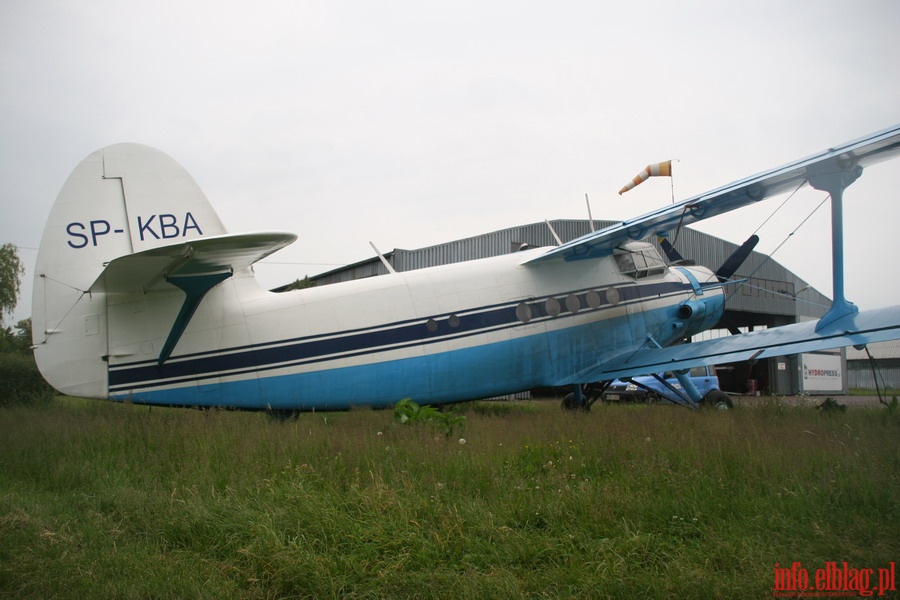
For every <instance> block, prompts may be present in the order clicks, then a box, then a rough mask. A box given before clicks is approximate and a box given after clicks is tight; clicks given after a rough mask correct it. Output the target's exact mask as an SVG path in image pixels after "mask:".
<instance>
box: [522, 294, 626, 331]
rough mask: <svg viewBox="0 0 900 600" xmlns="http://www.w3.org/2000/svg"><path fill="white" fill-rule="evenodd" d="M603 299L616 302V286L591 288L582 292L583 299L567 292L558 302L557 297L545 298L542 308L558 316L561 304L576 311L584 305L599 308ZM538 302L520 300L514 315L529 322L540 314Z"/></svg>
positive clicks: (573, 311)
mask: <svg viewBox="0 0 900 600" xmlns="http://www.w3.org/2000/svg"><path fill="white" fill-rule="evenodd" d="M604 297H605V298H604ZM604 299H605V300H606V303H607V304H613V305H614V304H618V303H619V300H620V295H619V290H617V289H616V288H608V289H607V290H605V291H603V292H597V291H594V290H591V291H590V292H588V293H586V294H584V296H583V299H582V297H581V296H578V295H577V294H569V295H568V296H566V297H565V299H564V300H563V301H562V302H560V300H559V298H547V299H546V300H544V302H543V308H544V312H546V313H547V314H548V315H550V316H551V317H558V316H559V315H560V314H561V313H562V312H563V306H565V309H566V311H568V312H570V313H577V312H578V311H579V310H581V309H583V308H585V306H587V308H592V309H597V308H600V306H601V305H602V304H603V301H604ZM540 304H541V303H528V302H522V303H521V304H519V305H518V306H517V307H516V317H517V318H518V319H519V320H520V321H522V322H523V323H527V322H529V321H530V320H531V319H533V318H534V317H535V314H538V315H539V314H540Z"/></svg>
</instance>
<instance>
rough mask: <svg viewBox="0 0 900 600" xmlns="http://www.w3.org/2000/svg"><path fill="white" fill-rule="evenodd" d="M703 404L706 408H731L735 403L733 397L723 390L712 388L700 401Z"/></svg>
mask: <svg viewBox="0 0 900 600" xmlns="http://www.w3.org/2000/svg"><path fill="white" fill-rule="evenodd" d="M700 404H701V406H704V407H706V408H715V409H717V410H731V409H732V408H734V403H733V402H732V401H731V397H730V396H729V395H728V394H726V393H725V392H723V391H722V390H710V391H709V393H707V394H706V396H704V397H703V400H701V401H700Z"/></svg>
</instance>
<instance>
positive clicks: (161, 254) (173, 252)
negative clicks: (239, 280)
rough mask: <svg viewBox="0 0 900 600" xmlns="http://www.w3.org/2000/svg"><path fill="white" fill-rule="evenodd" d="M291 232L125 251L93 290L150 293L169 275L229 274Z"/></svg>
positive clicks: (285, 240)
mask: <svg viewBox="0 0 900 600" xmlns="http://www.w3.org/2000/svg"><path fill="white" fill-rule="evenodd" d="M296 239H297V236H296V235H295V234H293V233H287V232H281V231H271V232H260V233H239V234H233V235H217V236H213V237H208V238H200V239H195V240H191V241H189V242H181V243H177V244H171V245H169V246H162V247H159V248H152V249H150V250H144V251H143V252H136V253H134V254H126V255H125V256H121V257H119V258H117V259H115V260H112V261H110V263H109V264H108V265H107V267H106V269H104V271H103V273H101V274H100V277H98V278H97V280H96V281H95V282H94V283H93V284H92V285H91V287H90V291H92V292H133V291H144V292H149V291H151V290H153V289H157V288H160V287H164V286H165V283H166V281H168V280H169V279H170V278H174V277H177V278H186V277H201V276H206V275H213V274H218V273H226V272H227V273H231V272H233V271H235V270H238V269H241V268H244V267H248V266H250V265H252V264H253V263H255V262H256V261H258V260H261V259H263V258H265V257H266V256H268V255H270V254H272V253H273V252H275V251H277V250H280V249H281V248H284V247H285V246H287V245H288V244H291V243H292V242H293V241H294V240H296Z"/></svg>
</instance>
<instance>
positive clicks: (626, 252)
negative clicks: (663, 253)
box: [615, 242, 666, 279]
mask: <svg viewBox="0 0 900 600" xmlns="http://www.w3.org/2000/svg"><path fill="white" fill-rule="evenodd" d="M615 259H616V265H617V266H618V267H619V271H621V272H622V274H623V275H627V276H629V277H633V278H635V279H642V278H644V277H651V276H653V275H661V274H662V273H665V271H666V263H665V262H663V259H662V258H660V256H659V252H657V251H656V248H655V247H654V246H653V244H650V243H647V242H630V243H628V244H625V245H624V246H622V247H621V248H618V249H616V252H615Z"/></svg>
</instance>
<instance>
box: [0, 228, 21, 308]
mask: <svg viewBox="0 0 900 600" xmlns="http://www.w3.org/2000/svg"><path fill="white" fill-rule="evenodd" d="M24 274H25V267H24V266H22V262H21V261H20V260H19V251H18V249H17V248H16V247H15V245H14V244H4V245H3V246H0V321H2V320H3V317H4V315H9V316H12V314H13V311H14V310H15V308H16V303H17V302H18V301H19V290H20V289H21V284H22V275H24Z"/></svg>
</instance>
